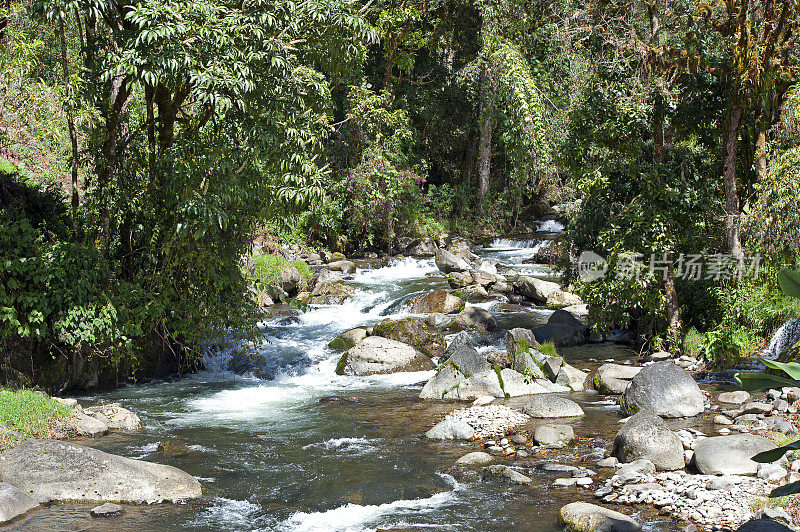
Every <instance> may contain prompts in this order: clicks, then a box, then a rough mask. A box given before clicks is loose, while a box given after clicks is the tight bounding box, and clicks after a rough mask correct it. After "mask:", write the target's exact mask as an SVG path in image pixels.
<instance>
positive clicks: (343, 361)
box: [336, 351, 348, 375]
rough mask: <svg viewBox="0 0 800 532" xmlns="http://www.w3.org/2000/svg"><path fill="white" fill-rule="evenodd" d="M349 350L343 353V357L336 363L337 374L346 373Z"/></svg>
mask: <svg viewBox="0 0 800 532" xmlns="http://www.w3.org/2000/svg"><path fill="white" fill-rule="evenodd" d="M347 353H348V352H347V351H345V352H344V353H342V357H341V358H340V359H339V363H338V364H336V374H337V375H344V366H345V364H347Z"/></svg>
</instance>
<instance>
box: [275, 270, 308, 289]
mask: <svg viewBox="0 0 800 532" xmlns="http://www.w3.org/2000/svg"><path fill="white" fill-rule="evenodd" d="M302 282H303V281H302V278H301V276H300V270H298V269H297V266H295V265H294V264H290V263H286V264H284V265H283V267H282V268H281V269H280V271H279V272H278V276H277V280H276V283H275V284H277V285H278V286H279V287H280V288H281V290H283V291H284V292H286V293H287V294H289V296H296V295H297V293H298V292H299V291H300V287H301V285H302Z"/></svg>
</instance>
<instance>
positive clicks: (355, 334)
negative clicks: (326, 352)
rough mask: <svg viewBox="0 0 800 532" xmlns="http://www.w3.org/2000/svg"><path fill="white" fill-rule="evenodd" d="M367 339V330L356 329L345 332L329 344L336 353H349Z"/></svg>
mask: <svg viewBox="0 0 800 532" xmlns="http://www.w3.org/2000/svg"><path fill="white" fill-rule="evenodd" d="M366 337H367V330H366V329H365V328H363V327H356V328H355V329H350V330H349V331H345V332H343V333H342V334H340V335H339V336H337V337H336V338H334V339H333V340H331V341H330V343H328V347H329V348H330V349H333V350H334V351H347V350H348V349H350V348H351V347H354V346H356V345H357V344H358V342H360V341H361V340H363V339H364V338H366Z"/></svg>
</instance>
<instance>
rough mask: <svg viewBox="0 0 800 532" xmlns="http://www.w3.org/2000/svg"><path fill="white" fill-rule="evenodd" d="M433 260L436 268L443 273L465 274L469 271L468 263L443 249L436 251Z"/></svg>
mask: <svg viewBox="0 0 800 532" xmlns="http://www.w3.org/2000/svg"><path fill="white" fill-rule="evenodd" d="M434 260H435V262H436V267H437V268H439V269H440V270H441V271H443V272H444V273H453V272H465V271H469V270H470V269H471V266H470V264H469V262H467V261H466V260H464V259H462V258H460V257H456V256H455V255H453V254H452V253H450V252H449V251H447V250H444V249H437V250H436V254H435V259H434Z"/></svg>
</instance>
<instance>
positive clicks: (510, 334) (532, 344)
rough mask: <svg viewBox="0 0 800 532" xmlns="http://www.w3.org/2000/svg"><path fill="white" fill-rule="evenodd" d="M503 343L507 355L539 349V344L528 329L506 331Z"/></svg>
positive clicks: (518, 328)
mask: <svg viewBox="0 0 800 532" xmlns="http://www.w3.org/2000/svg"><path fill="white" fill-rule="evenodd" d="M504 343H505V347H506V351H507V352H508V353H509V354H511V353H521V352H527V351H529V350H530V349H531V348H536V347H539V343H538V342H537V341H536V337H535V336H533V333H532V332H531V331H530V329H522V328H520V327H517V328H514V329H510V330H509V331H507V332H506V335H505V338H504Z"/></svg>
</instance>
